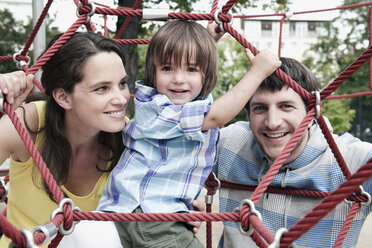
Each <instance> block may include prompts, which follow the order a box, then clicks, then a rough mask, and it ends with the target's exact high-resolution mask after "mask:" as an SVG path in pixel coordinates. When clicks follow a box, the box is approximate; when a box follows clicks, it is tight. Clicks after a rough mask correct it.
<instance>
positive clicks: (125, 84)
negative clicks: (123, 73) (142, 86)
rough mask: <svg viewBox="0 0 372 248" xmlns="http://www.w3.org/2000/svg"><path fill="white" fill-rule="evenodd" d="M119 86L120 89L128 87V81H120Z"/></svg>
mask: <svg viewBox="0 0 372 248" xmlns="http://www.w3.org/2000/svg"><path fill="white" fill-rule="evenodd" d="M119 87H120V89H125V88H126V87H127V82H126V81H123V82H120V84H119Z"/></svg>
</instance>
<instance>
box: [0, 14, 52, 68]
mask: <svg viewBox="0 0 372 248" xmlns="http://www.w3.org/2000/svg"><path fill="white" fill-rule="evenodd" d="M52 22H53V20H52V19H51V18H50V16H49V15H47V17H46V25H45V26H46V28H45V29H46V32H45V36H46V40H50V39H51V38H52V37H53V36H54V35H55V34H57V33H58V32H59V31H58V30H57V29H56V28H55V27H53V28H51V27H50V25H51V23H52ZM32 28H33V27H32V20H31V19H30V18H29V19H28V21H27V24H26V25H24V23H23V21H17V20H15V19H14V17H13V15H12V13H11V12H10V11H9V10H8V9H4V10H0V37H1V40H0V56H12V55H13V54H15V53H18V52H19V51H21V50H22V49H23V47H24V45H25V44H26V41H27V39H28V37H29V35H30V34H31V31H32ZM27 55H28V56H29V57H30V58H31V59H32V58H33V56H32V50H31V51H29V53H28V54H27ZM15 70H18V68H17V67H16V64H15V62H13V61H6V62H1V63H0V73H5V72H11V71H15Z"/></svg>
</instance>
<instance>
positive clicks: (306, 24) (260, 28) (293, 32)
mask: <svg viewBox="0 0 372 248" xmlns="http://www.w3.org/2000/svg"><path fill="white" fill-rule="evenodd" d="M323 21H329V19H308V20H307V19H300V18H294V17H292V18H291V19H290V20H286V21H285V22H284V23H283V26H282V38H281V50H280V55H281V56H284V57H291V58H295V59H297V60H300V61H301V60H302V58H303V53H304V52H305V51H307V50H309V49H310V46H311V45H312V44H315V43H316V42H317V38H318V36H319V34H320V33H321V30H320V28H319V26H318V25H317V24H318V23H320V22H323ZM239 29H240V32H241V34H242V35H243V36H244V37H245V38H246V39H247V41H248V42H250V43H251V44H252V45H253V46H254V47H256V48H257V49H258V50H262V49H269V50H270V51H272V52H273V53H275V54H279V36H280V19H278V18H276V17H272V18H267V17H265V18H250V19H241V20H240V28H239Z"/></svg>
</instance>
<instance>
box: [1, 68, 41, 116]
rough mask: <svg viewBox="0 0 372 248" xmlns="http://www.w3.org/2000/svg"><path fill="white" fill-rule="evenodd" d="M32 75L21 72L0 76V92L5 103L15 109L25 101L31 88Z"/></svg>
mask: <svg viewBox="0 0 372 248" xmlns="http://www.w3.org/2000/svg"><path fill="white" fill-rule="evenodd" d="M33 79H34V75H32V74H29V75H28V76H26V74H25V73H24V72H23V71H15V72H11V73H5V74H0V90H1V92H2V94H3V97H4V98H5V99H6V101H7V102H8V103H9V104H10V105H11V106H12V108H14V109H15V108H17V107H18V106H19V105H21V104H22V102H23V101H24V100H25V99H26V97H27V95H28V94H29V93H30V92H31V90H32V87H33Z"/></svg>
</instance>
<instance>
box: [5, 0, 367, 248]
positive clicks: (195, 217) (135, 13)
mask: <svg viewBox="0 0 372 248" xmlns="http://www.w3.org/2000/svg"><path fill="white" fill-rule="evenodd" d="M74 1H75V3H76V4H78V2H79V1H77V0H74ZM51 2H52V1H51V0H49V1H48V3H47V4H46V6H45V8H44V10H43V13H42V14H41V15H40V17H39V20H38V24H37V25H36V26H35V28H34V30H33V31H32V33H31V35H30V37H29V40H28V42H27V43H26V45H25V48H24V49H23V51H22V53H21V54H20V55H18V56H17V60H24V61H27V57H26V56H25V54H26V53H27V51H28V49H29V47H30V45H31V43H32V40H33V39H34V36H35V34H36V33H37V31H38V29H39V27H40V25H41V24H40V25H39V23H42V20H43V19H44V18H45V15H46V13H47V11H48V9H49V7H50V4H51ZM80 2H81V3H82V4H83V6H82V7H81V8H80V11H79V13H80V14H81V16H80V18H78V19H77V21H76V22H75V23H74V24H73V25H72V26H71V27H70V28H69V29H68V30H67V31H66V32H65V33H64V34H63V35H62V36H61V37H60V39H59V40H58V41H56V42H55V44H54V45H53V46H52V47H51V48H50V49H48V51H47V52H45V53H44V54H43V55H42V56H41V57H40V59H38V61H37V62H36V63H35V64H34V65H33V66H32V67H31V68H28V67H27V66H23V70H24V71H26V74H29V73H36V72H37V71H38V70H39V69H40V68H41V67H42V66H43V65H44V64H45V63H46V61H47V60H49V59H50V57H51V56H53V55H54V53H55V52H56V51H58V49H59V48H60V47H61V46H62V45H63V44H64V43H65V42H66V41H67V40H68V39H69V38H70V37H71V35H72V34H74V33H75V32H76V30H77V29H78V28H79V27H80V26H81V25H83V24H84V23H85V21H86V19H87V14H88V13H89V12H90V10H91V7H90V6H88V5H87V3H88V1H87V0H81V1H80ZM235 3H236V0H235V1H234V0H229V1H228V2H227V3H226V4H225V5H224V6H223V8H222V13H219V15H218V18H219V20H220V21H222V22H223V28H224V29H225V30H226V31H227V32H229V33H230V34H231V35H232V36H233V37H234V38H235V39H236V40H237V41H238V42H240V43H241V44H242V45H243V46H244V47H248V48H249V49H250V50H251V51H252V52H253V54H257V53H258V52H259V51H258V50H257V49H256V48H255V47H253V46H252V45H251V44H250V43H249V42H248V41H247V40H245V39H244V38H243V37H242V36H241V34H239V33H238V32H237V31H236V30H235V29H233V28H232V27H231V26H230V25H229V24H228V22H229V21H230V16H229V15H228V14H227V13H228V12H229V10H230V9H231V8H232V6H233V5H234V4H235ZM138 5H139V1H137V2H136V3H135V5H134V7H133V8H125V7H118V8H116V9H112V8H107V7H105V8H101V7H97V8H96V11H95V13H97V14H103V15H104V16H105V17H106V16H107V15H118V16H126V17H127V19H126V21H127V20H129V19H130V18H131V17H142V10H139V9H135V8H137V7H138ZM369 5H372V3H370V2H369V3H361V4H353V5H347V6H341V7H337V8H333V9H325V10H315V11H306V12H296V13H294V14H305V13H314V12H321V11H330V10H341V9H346V8H356V7H361V6H369ZM217 6H218V2H217V1H214V3H213V6H212V11H211V13H209V14H195V13H169V15H168V17H169V19H190V20H214V17H213V13H214V12H215V11H216V9H217ZM371 15H372V14H371V10H370V16H371ZM265 16H267V15H265ZM272 16H282V18H281V24H280V36H279V51H278V54H279V55H280V50H281V39H282V25H283V22H284V19H285V14H274V15H272ZM251 17H254V16H251ZM128 22H129V21H128ZM370 22H371V20H370ZM123 26H124V25H123ZM87 28H88V29H92V28H94V26H93V25H92V24H91V23H90V24H89V26H87ZM370 28H371V25H370ZM370 33H371V31H370ZM115 41H116V42H118V43H119V44H148V43H149V41H150V39H133V40H119V39H118V40H115ZM370 41H371V39H370ZM367 59H368V60H369V61H371V47H370V48H368V50H367V51H365V52H364V53H363V54H362V55H361V56H360V57H359V58H358V59H357V60H356V61H354V62H353V63H352V64H351V65H350V66H349V67H348V68H346V69H345V71H344V72H342V73H341V74H340V75H339V76H338V77H337V78H336V79H335V80H334V81H333V82H332V83H331V84H329V85H328V86H327V87H326V88H325V89H324V90H323V91H322V92H321V99H336V98H337V97H340V96H329V95H330V94H331V93H332V92H334V91H335V90H336V89H337V88H338V87H339V86H340V85H341V84H342V83H343V82H344V81H345V80H346V79H347V78H348V77H350V76H351V75H352V74H353V73H354V72H355V71H356V70H358V69H359V68H360V67H361V66H362V65H363V64H364V63H365V61H366V60H367ZM10 60H12V57H11V56H0V61H10ZM275 74H276V75H277V76H278V77H279V78H280V79H281V80H283V82H285V83H286V84H288V85H289V86H290V87H291V88H293V89H294V90H295V91H296V92H297V93H298V94H300V96H301V97H303V98H304V99H305V100H307V101H308V102H309V109H310V110H309V112H308V114H307V115H306V116H305V118H304V119H303V120H302V122H301V124H300V126H299V128H298V129H297V130H296V131H295V133H294V134H293V136H292V137H291V139H290V141H289V142H288V144H287V145H286V147H285V148H284V149H283V151H282V153H281V154H280V155H279V157H278V158H277V159H276V160H275V161H274V164H273V165H272V166H271V168H270V170H269V171H268V173H267V174H266V175H265V177H264V178H263V180H262V181H261V183H260V184H259V185H258V186H257V187H253V188H251V190H252V191H253V194H252V195H251V198H250V199H251V200H252V201H253V202H257V201H258V199H259V198H260V197H262V194H263V192H277V191H281V192H285V193H289V194H294V195H308V196H313V197H324V199H323V200H322V202H321V203H320V204H318V205H317V206H315V207H314V209H313V211H311V212H310V213H308V214H307V215H306V216H305V217H304V218H303V219H301V220H300V221H299V222H298V223H297V224H296V225H295V226H293V227H292V228H291V229H290V230H289V231H288V232H287V233H285V234H284V235H283V238H282V244H281V247H286V246H288V245H289V244H291V243H292V242H294V240H296V239H298V238H299V237H300V236H301V235H302V234H303V233H304V232H306V231H307V230H308V229H310V228H311V226H312V225H315V224H316V223H317V221H319V220H320V219H321V218H323V216H324V215H326V214H327V213H328V212H329V211H331V210H332V209H333V208H334V207H335V206H336V205H337V204H338V203H339V202H340V201H342V200H343V199H344V198H348V199H354V200H358V201H359V202H360V201H365V200H366V199H365V197H364V196H361V195H356V196H351V194H352V193H353V192H355V191H357V192H359V191H358V189H357V187H359V185H361V184H362V182H364V181H365V180H366V179H368V177H370V175H371V170H372V168H371V167H372V162H371V161H369V162H368V163H367V164H366V165H365V166H363V167H361V168H360V169H359V170H358V172H357V173H355V174H353V175H351V173H350V171H349V170H348V167H347V166H346V163H345V161H344V160H343V157H342V155H341V153H340V151H339V150H338V148H337V145H336V143H335V142H334V140H333V137H332V135H331V134H330V132H329V130H328V128H327V126H326V124H325V121H324V119H323V117H322V116H320V117H319V119H318V122H319V125H320V127H321V129H322V132H323V134H324V136H325V138H326V140H327V142H328V143H329V146H330V148H331V150H332V152H333V153H334V155H335V157H336V159H337V162H338V163H339V165H340V168H341V170H342V171H343V173H344V175H345V176H346V177H347V178H349V179H348V180H347V181H345V182H344V183H343V184H342V185H341V186H340V187H339V188H338V189H337V190H335V191H334V192H331V193H329V192H318V191H306V190H290V189H285V190H281V189H280V190H279V189H275V188H270V187H268V185H269V184H270V183H271V181H272V179H273V178H274V177H275V174H276V173H277V171H278V170H279V168H280V167H281V165H282V164H283V163H284V162H285V160H286V158H287V156H288V155H289V154H290V152H291V151H292V149H293V148H294V146H295V145H296V144H297V142H298V140H299V139H300V137H301V136H302V134H303V132H304V131H305V129H306V128H307V125H308V124H309V123H310V121H311V120H312V119H313V116H314V115H315V110H314V106H313V105H314V102H315V98H314V97H313V96H312V95H311V94H310V93H309V92H307V91H306V90H304V89H303V88H302V87H301V86H299V85H298V84H297V83H296V82H295V81H293V80H292V79H291V78H290V77H289V76H288V75H286V74H285V73H284V72H282V71H281V70H277V71H276V72H275ZM34 83H35V84H36V85H37V86H38V87H41V84H40V83H39V82H38V81H37V80H35V81H34ZM371 84H372V83H371V81H370V87H371V89H372V86H371ZM41 89H42V87H41ZM362 94H365V95H367V94H371V93H370V92H367V93H353V94H349V95H352V96H360V95H362ZM349 95H344V96H343V97H347V96H349ZM4 109H5V111H6V113H8V115H9V117H10V119H11V120H12V122H13V125H14V126H15V128H16V130H17V132H18V133H19V134H20V136H21V138H22V140H23V142H24V143H25V145H26V147H27V149H28V150H29V152H30V154H31V157H32V158H33V159H34V161H35V164H36V166H37V167H38V169H39V170H40V173H41V174H42V176H43V178H44V180H45V181H46V183H47V185H48V187H49V188H50V190H51V192H52V194H53V195H54V197H55V198H56V200H57V202H59V201H60V200H62V199H63V197H64V196H63V193H62V191H61V190H60V188H59V187H58V185H57V184H56V182H55V180H54V179H53V177H52V175H51V174H50V172H49V170H48V168H47V167H46V165H45V163H44V162H43V160H42V158H41V156H40V154H39V153H38V151H37V150H36V148H35V147H34V145H33V143H32V141H31V139H30V137H29V135H28V133H27V131H25V130H24V128H23V127H22V124H21V123H20V121H19V119H18V117H17V116H16V114H15V112H14V111H13V110H12V109H11V107H10V106H9V105H8V104H7V103H6V102H4ZM221 184H222V185H223V186H226V185H229V184H228V183H227V182H222V183H221ZM229 186H232V187H238V186H236V185H234V184H230V185H229ZM214 187H215V186H214ZM239 187H240V186H239ZM246 187H249V186H246ZM3 191H4V189H3V188H0V192H3ZM208 192H209V193H213V192H212V191H211V190H208ZM67 205H68V204H67ZM354 205H355V206H357V205H359V203H358V204H354ZM207 211H208V212H210V211H211V206H210V205H209V206H208V205H207ZM356 211H357V207H353V208H352V209H351V211H350V212H349V215H348V218H347V219H346V221H345V223H344V226H343V228H342V230H341V232H340V234H339V237H338V238H337V240H336V243H335V247H338V246H341V245H342V242H343V240H344V238H345V237H346V234H347V230H348V229H349V228H350V225H351V222H352V219H353V217H354V216H355V213H356ZM1 218H3V219H5V220H4V221H3V219H1ZM83 219H87V220H92V219H94V220H100V221H107V220H111V221H206V222H207V227H208V226H209V225H210V224H211V222H212V221H241V225H242V227H243V228H244V229H247V227H248V226H249V225H251V226H252V227H253V228H254V229H255V231H254V232H253V234H252V235H251V237H252V239H253V240H254V241H255V242H256V244H257V245H258V246H259V247H266V246H267V243H271V242H272V241H273V238H274V235H273V233H272V232H271V231H270V230H269V229H268V228H267V227H266V226H265V225H263V224H262V222H261V221H260V220H259V218H258V217H257V216H256V215H254V214H250V210H249V207H248V206H246V205H244V207H243V208H242V209H241V210H240V212H239V213H206V214H204V213H199V214H179V213H175V214H118V213H109V214H107V213H92V212H73V211H72V210H71V208H70V207H69V206H64V209H63V214H58V215H56V216H55V217H54V219H53V220H51V222H52V223H53V224H55V225H56V226H59V225H61V224H62V223H63V225H64V228H65V229H68V228H69V227H70V226H71V225H72V223H73V221H74V220H83ZM0 226H1V227H2V228H1V229H2V230H3V232H4V234H5V235H6V236H8V237H10V238H11V239H12V240H15V243H16V244H18V245H20V246H24V245H25V241H24V238H23V235H22V234H20V232H19V231H18V230H16V228H15V227H13V226H12V224H11V223H8V221H7V220H6V218H5V217H4V215H1V216H0ZM4 226H7V228H3V227H4ZM207 229H211V228H207ZM208 235H209V234H208V233H207V240H210V241H211V236H208ZM61 238H62V235H61V234H58V236H57V237H56V238H55V239H54V240H53V241H52V243H51V244H50V245H49V247H56V246H57V245H58V244H59V241H60V240H61ZM43 239H45V235H44V234H42V233H37V234H35V235H34V240H35V242H36V244H39V243H40V242H42V241H43ZM207 247H211V242H208V244H207Z"/></svg>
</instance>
